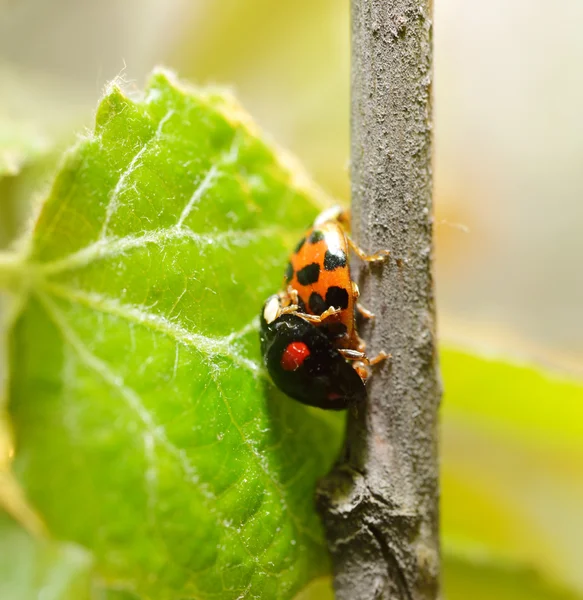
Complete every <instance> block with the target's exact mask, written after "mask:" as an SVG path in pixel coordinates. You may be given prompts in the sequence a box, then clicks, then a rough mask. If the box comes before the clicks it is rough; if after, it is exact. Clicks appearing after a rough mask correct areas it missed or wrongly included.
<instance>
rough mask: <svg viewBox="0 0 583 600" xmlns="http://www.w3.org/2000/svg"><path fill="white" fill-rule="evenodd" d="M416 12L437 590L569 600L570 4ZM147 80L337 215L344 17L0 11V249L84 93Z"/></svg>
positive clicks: (344, 155)
mask: <svg viewBox="0 0 583 600" xmlns="http://www.w3.org/2000/svg"><path fill="white" fill-rule="evenodd" d="M434 10H435V22H434V27H435V29H434V39H435V85H434V90H435V97H434V109H435V110H434V117H435V159H434V167H435V169H434V172H435V208H436V214H435V233H436V282H437V296H438V308H439V329H440V336H441V338H442V340H445V341H446V342H447V343H448V344H449V346H448V347H449V348H450V350H448V351H446V352H445V353H444V380H445V387H446V395H445V400H444V407H445V409H444V410H445V413H444V414H445V417H444V422H443V443H442V445H443V456H444V458H443V465H444V467H443V507H444V508H443V522H444V527H443V529H444V546H445V549H446V553H447V555H448V556H450V557H451V559H450V560H448V563H447V566H446V569H445V579H446V591H447V592H448V593H449V597H450V598H460V599H461V598H491V597H494V595H496V596H498V597H499V598H520V599H521V598H536V599H538V598H576V597H583V508H582V507H583V445H582V443H581V441H582V439H583V407H582V402H583V394H582V391H581V386H580V384H578V383H576V381H577V379H578V380H579V381H580V380H581V379H582V378H583V360H582V359H583V310H582V307H583V272H582V268H581V260H582V258H583V235H582V232H583V203H582V202H581V197H582V193H583V169H581V164H582V162H583V118H582V117H581V115H580V107H581V106H582V105H583V70H582V69H581V68H580V65H581V64H582V62H583V37H582V36H581V35H580V31H579V30H580V24H581V22H583V3H582V2H578V1H577V0H558V2H555V3H553V6H552V8H551V7H550V6H549V4H548V3H547V2H544V1H543V0H529V1H526V0H506V1H503V0H492V1H491V2H478V0H465V1H462V0H438V1H437V2H436V3H435V7H434ZM157 64H165V65H167V66H169V67H171V68H173V69H175V70H176V71H177V72H178V73H179V74H180V76H181V77H184V78H189V79H190V80H192V81H194V82H197V83H201V84H204V83H218V84H222V85H227V86H229V87H232V89H233V90H234V92H235V94H236V95H237V96H238V97H239V98H240V100H241V102H242V103H243V105H244V106H245V107H246V108H247V110H248V111H249V112H250V113H251V114H252V115H253V116H254V118H255V119H256V120H257V121H258V122H259V123H260V124H261V126H262V127H263V128H264V129H265V130H266V131H267V132H269V134H270V135H271V136H272V137H273V138H274V139H275V140H276V141H277V142H278V143H279V144H280V145H281V146H283V147H286V148H289V149H290V150H292V151H293V152H294V153H295V154H296V155H297V156H298V157H299V158H300V159H301V161H302V162H303V163H304V164H305V165H306V167H307V169H308V170H309V172H311V174H312V175H313V176H314V178H315V179H316V181H317V182H318V183H319V184H321V185H322V187H323V188H324V189H325V190H327V191H328V192H329V193H330V194H332V195H333V196H335V197H337V198H339V199H341V200H343V201H345V202H346V201H348V199H349V181H348V160H349V69H350V41H349V2H348V1H347V0H318V1H316V2H313V1H312V2H310V1H308V0H298V1H296V2H273V1H269V0H246V1H245V2H242V1H240V0H239V1H235V0H222V1H221V2H209V1H208V0H207V1H206V2H203V1H202V0H190V1H188V0H166V1H162V0H125V1H123V2H119V1H115V0H103V1H101V2H89V1H86V0H85V1H78V0H77V1H74V0H51V1H48V0H43V1H41V0H18V1H16V0H1V1H0V81H1V82H2V83H1V84H0V175H4V177H3V178H2V179H0V214H1V215H2V217H1V218H0V244H1V245H3V246H7V245H9V244H10V243H11V241H13V240H14V238H15V236H16V234H17V233H18V231H19V230H20V229H21V228H22V227H23V226H24V224H25V222H26V220H27V218H28V216H29V214H30V205H29V202H28V200H25V199H28V198H29V197H30V194H31V192H32V191H34V190H36V189H38V186H39V181H40V186H41V187H42V185H43V183H46V182H48V181H49V173H50V167H51V165H52V164H53V162H54V158H53V153H52V152H51V150H52V149H55V148H57V149H58V148H61V147H62V146H63V145H65V144H66V143H68V142H69V141H70V140H71V139H72V136H71V132H72V131H73V130H75V129H77V130H79V129H82V127H83V126H85V125H89V124H90V123H91V115H92V111H93V110H94V107H95V105H96V103H97V100H98V98H99V97H100V95H101V94H102V90H103V87H104V85H105V83H106V82H107V81H109V80H110V79H112V78H113V77H116V76H119V77H121V78H123V79H124V80H125V81H126V82H127V84H128V86H129V87H130V88H131V87H132V86H135V88H136V89H138V88H140V87H141V86H142V84H143V80H144V77H145V75H146V73H148V72H149V71H150V70H151V68H152V67H153V66H154V65H157ZM457 347H463V348H465V349H473V350H477V351H479V352H480V353H481V354H488V355H489V356H491V357H493V359H492V361H490V362H486V361H482V362H480V363H479V364H475V363H474V362H473V360H474V359H473V358H472V357H471V356H470V355H469V354H468V355H466V354H463V353H462V354H460V353H457V351H456V350H455V348H457ZM499 356H506V357H508V356H510V357H512V361H513V362H514V363H516V362H525V363H536V364H538V365H542V366H544V367H545V368H546V369H547V370H549V371H551V372H561V373H563V375H561V376H560V377H559V376H558V375H557V376H556V377H555V376H554V375H549V374H540V373H539V372H538V370H533V369H531V368H530V367H520V366H512V364H507V361H506V360H504V361H502V360H499V361H498V360H494V357H499ZM484 365H486V366H484Z"/></svg>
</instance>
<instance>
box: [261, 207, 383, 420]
mask: <svg viewBox="0 0 583 600" xmlns="http://www.w3.org/2000/svg"><path fill="white" fill-rule="evenodd" d="M347 226H348V214H347V213H346V212H345V211H343V210H342V209H341V208H340V207H333V208H330V209H328V210H325V211H324V212H323V213H322V214H321V215H320V216H319V217H318V218H317V219H316V221H315V222H314V225H313V226H312V228H311V229H309V230H308V231H307V232H306V235H305V236H304V237H303V238H302V240H301V241H300V243H299V244H298V245H297V247H296V249H295V251H294V252H293V254H292V255H291V258H290V261H289V264H288V265H287V269H286V274H285V290H284V291H281V292H279V293H278V294H275V295H273V296H270V297H269V298H268V299H267V302H266V303H265V304H264V306H263V310H262V313H261V331H260V337H261V351H262V352H263V358H264V361H265V365H266V367H267V370H268V371H269V374H270V375H271V378H272V379H273V381H274V383H275V385H277V387H278V388H279V389H281V390H282V391H283V392H285V393H286V394H287V395H288V396H291V397H292V398H295V399H296V400H299V401H300V402H303V403H304V404H309V405H311V406H317V407H319V408H327V409H335V410H340V409H343V408H346V407H347V406H349V405H350V404H351V403H353V402H358V401H359V400H363V399H364V398H365V397H366V388H365V385H364V383H365V381H366V379H367V377H368V376H369V374H370V367H371V366H373V365H375V364H377V363H379V362H381V361H383V360H385V359H386V358H387V354H386V353H385V352H380V353H379V354H378V355H377V356H376V357H374V358H372V359H369V358H368V357H367V355H366V353H365V343H364V341H363V340H362V339H361V338H360V336H359V335H358V332H357V330H356V324H355V315H356V312H358V313H360V314H361V315H362V316H363V317H364V318H367V319H370V318H372V317H373V316H374V315H373V314H372V313H370V312H369V311H367V310H366V309H364V308H363V307H361V306H360V305H359V304H358V303H357V300H358V296H359V291H358V286H357V285H356V283H355V282H354V281H352V279H351V277H350V267H349V265H348V250H349V248H350V249H352V250H353V251H354V252H355V254H356V255H357V256H358V257H359V258H361V259H362V260H364V261H367V262H380V261H383V260H385V259H386V258H387V256H388V255H389V252H388V250H383V251H381V252H378V253H377V254H373V255H370V256H369V255H367V254H365V253H364V252H363V251H362V250H361V249H360V248H358V247H357V246H356V245H355V244H354V242H353V241H352V240H351V239H350V238H349V237H348V236H347V234H346V228H347Z"/></svg>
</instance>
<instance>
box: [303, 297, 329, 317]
mask: <svg viewBox="0 0 583 600" xmlns="http://www.w3.org/2000/svg"><path fill="white" fill-rule="evenodd" d="M308 303H309V305H310V310H311V311H312V312H313V313H314V314H315V315H321V314H322V313H323V312H324V311H325V310H326V309H327V308H328V305H327V304H326V302H324V298H322V296H320V294H318V292H312V293H311V294H310V300H309V302H308Z"/></svg>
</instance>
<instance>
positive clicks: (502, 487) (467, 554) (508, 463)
mask: <svg viewBox="0 0 583 600" xmlns="http://www.w3.org/2000/svg"><path fill="white" fill-rule="evenodd" d="M441 363H442V369H443V379H444V389H445V396H444V403H443V413H442V473H441V486H442V529H443V540H444V547H445V549H446V550H448V551H449V552H450V553H453V554H454V555H455V556H458V557H462V558H464V559H468V558H474V557H478V558H479V557H487V558H488V559H489V560H494V561H495V562H497V563H502V564H503V563H508V564H522V565H524V566H526V567H529V568H531V569H533V570H536V571H537V572H538V573H539V574H541V575H542V576H544V577H545V578H546V579H548V580H555V581H561V582H563V583H564V584H565V585H569V586H571V587H572V588H573V589H578V590H580V591H582V592H583V571H582V570H581V564H582V561H583V552H582V547H581V536H580V534H579V533H578V532H580V531H583V512H582V511H581V506H583V384H581V382H577V381H575V380H573V379H569V378H567V377H565V376H559V375H556V374H552V373H548V372H545V371H544V370H542V369H540V367H534V366H530V365H526V364H514V363H512V362H509V361H508V360H502V359H494V358H488V357H481V356H476V355H474V354H470V353H468V352H463V351H460V350H456V349H452V348H446V349H443V350H442V352H441ZM467 597H470V596H467Z"/></svg>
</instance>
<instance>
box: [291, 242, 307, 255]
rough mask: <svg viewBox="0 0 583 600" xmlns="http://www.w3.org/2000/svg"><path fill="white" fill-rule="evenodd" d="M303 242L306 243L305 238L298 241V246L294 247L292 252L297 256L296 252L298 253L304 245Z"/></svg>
mask: <svg viewBox="0 0 583 600" xmlns="http://www.w3.org/2000/svg"><path fill="white" fill-rule="evenodd" d="M305 241H306V238H302V239H301V240H300V241H299V243H298V245H297V246H296V249H295V250H294V252H295V253H296V254H297V253H298V252H299V251H300V250H301V249H302V246H303V245H304V243H305Z"/></svg>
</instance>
